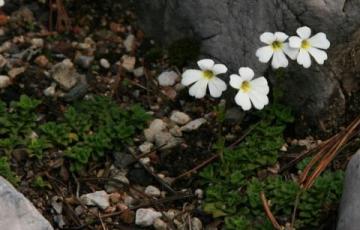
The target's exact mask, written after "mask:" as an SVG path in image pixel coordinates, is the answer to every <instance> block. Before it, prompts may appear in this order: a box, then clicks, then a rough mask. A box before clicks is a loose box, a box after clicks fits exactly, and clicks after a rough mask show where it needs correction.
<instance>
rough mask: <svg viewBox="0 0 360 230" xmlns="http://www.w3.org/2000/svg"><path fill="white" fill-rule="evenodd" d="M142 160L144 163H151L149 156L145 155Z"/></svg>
mask: <svg viewBox="0 0 360 230" xmlns="http://www.w3.org/2000/svg"><path fill="white" fill-rule="evenodd" d="M140 162H141V163H142V164H144V165H148V164H150V162H151V160H150V158H149V157H143V158H141V159H140Z"/></svg>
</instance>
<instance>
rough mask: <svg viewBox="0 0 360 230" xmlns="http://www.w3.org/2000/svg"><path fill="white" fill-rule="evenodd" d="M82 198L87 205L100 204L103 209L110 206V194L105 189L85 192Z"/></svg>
mask: <svg viewBox="0 0 360 230" xmlns="http://www.w3.org/2000/svg"><path fill="white" fill-rule="evenodd" d="M80 200H81V201H82V202H84V204H85V205H89V206H98V207H99V208H101V209H103V210H104V209H106V208H107V207H109V206H110V201H109V195H108V194H107V193H106V192H105V191H104V190H102V191H96V192H93V193H88V194H84V195H82V196H81V197H80Z"/></svg>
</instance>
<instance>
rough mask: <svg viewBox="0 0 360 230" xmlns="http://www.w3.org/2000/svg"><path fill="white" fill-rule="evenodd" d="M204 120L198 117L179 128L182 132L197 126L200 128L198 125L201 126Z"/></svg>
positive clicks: (194, 128) (195, 128)
mask: <svg viewBox="0 0 360 230" xmlns="http://www.w3.org/2000/svg"><path fill="white" fill-rule="evenodd" d="M206 122H207V121H206V119H205V118H198V119H195V120H192V121H190V122H189V123H187V124H186V125H184V126H182V127H181V128H180V129H181V131H183V132H190V131H193V130H197V129H198V128H200V126H202V125H203V124H205V123H206Z"/></svg>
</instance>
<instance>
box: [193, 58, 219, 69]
mask: <svg viewBox="0 0 360 230" xmlns="http://www.w3.org/2000/svg"><path fill="white" fill-rule="evenodd" d="M197 64H198V66H199V67H200V69H202V70H211V69H212V68H213V66H214V64H215V63H214V61H213V60H211V59H202V60H200V61H198V62H197Z"/></svg>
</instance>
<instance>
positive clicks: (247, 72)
mask: <svg viewBox="0 0 360 230" xmlns="http://www.w3.org/2000/svg"><path fill="white" fill-rule="evenodd" d="M239 74H240V77H241V78H242V79H243V80H244V81H250V80H251V79H253V77H254V75H255V74H254V71H253V70H252V69H251V68H249V67H241V68H240V69H239Z"/></svg>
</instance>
